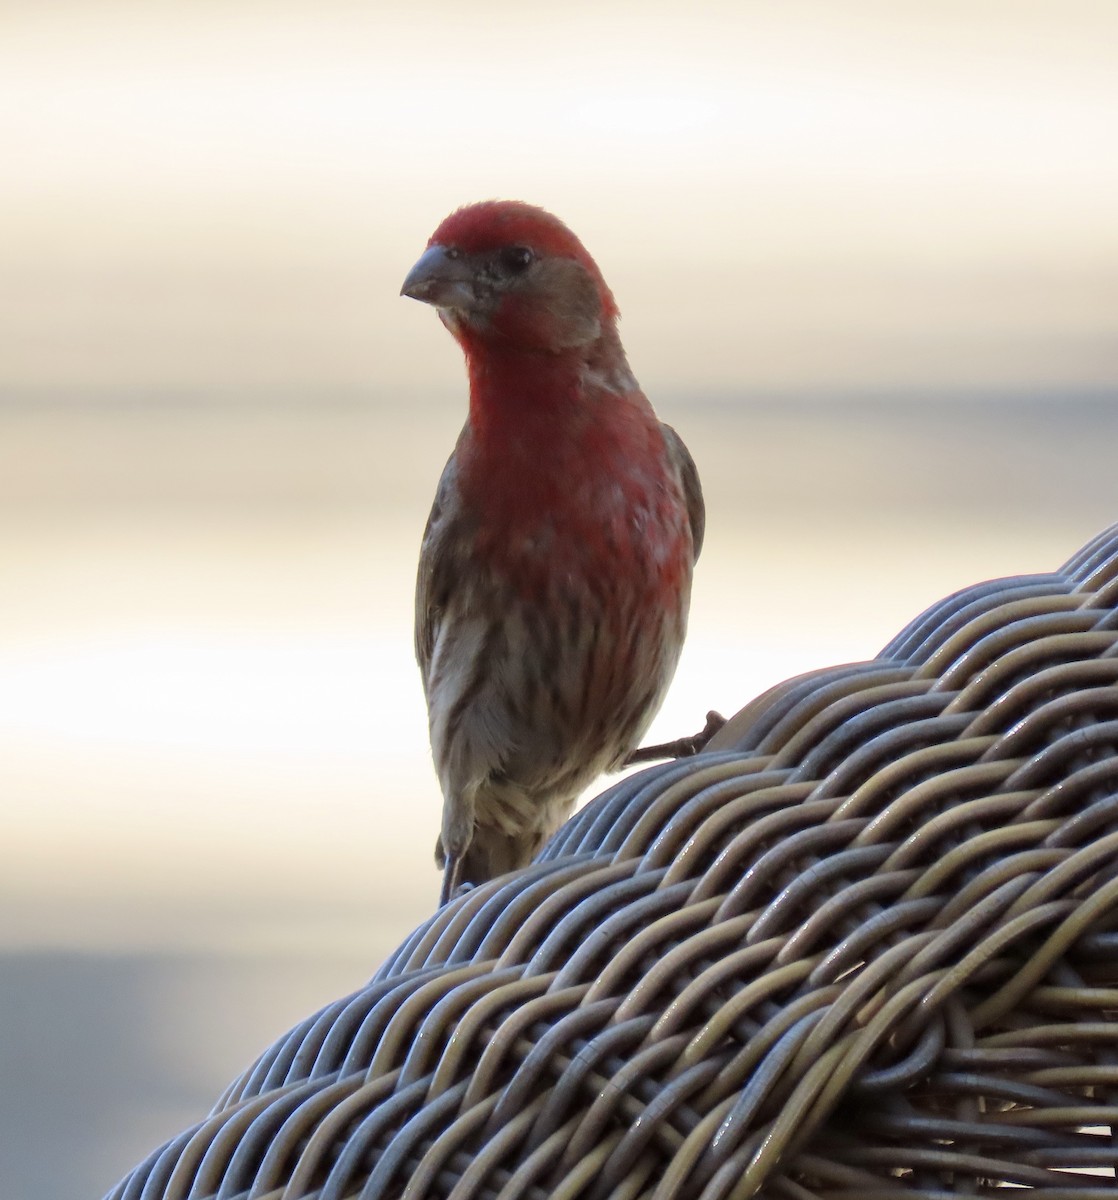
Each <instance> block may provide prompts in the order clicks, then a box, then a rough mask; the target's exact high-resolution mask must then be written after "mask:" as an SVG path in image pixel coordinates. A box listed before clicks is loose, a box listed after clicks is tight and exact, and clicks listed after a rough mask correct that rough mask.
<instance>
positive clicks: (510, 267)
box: [498, 246, 535, 275]
mask: <svg viewBox="0 0 1118 1200" xmlns="http://www.w3.org/2000/svg"><path fill="white" fill-rule="evenodd" d="M498 257H499V258H500V260H501V266H502V267H504V268H505V270H506V271H509V272H510V273H511V274H513V275H519V274H520V273H521V272H522V271H526V270H527V269H528V266H529V265H530V264H531V262H532V259H533V258H534V257H535V255H534V254H533V253H532V251H531V250H529V249H528V247H527V246H506V247H505V248H504V249H503V250H502V251H501V252H500V254H499V255H498Z"/></svg>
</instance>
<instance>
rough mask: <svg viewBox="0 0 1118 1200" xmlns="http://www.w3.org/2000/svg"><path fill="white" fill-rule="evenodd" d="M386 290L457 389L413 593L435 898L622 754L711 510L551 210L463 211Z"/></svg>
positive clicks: (510, 855)
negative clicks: (464, 401)
mask: <svg viewBox="0 0 1118 1200" xmlns="http://www.w3.org/2000/svg"><path fill="white" fill-rule="evenodd" d="M401 294H402V295H405V296H410V297H412V298H413V299H416V300H422V301H424V302H425V303H427V304H433V305H434V306H435V307H436V308H437V309H438V313H439V317H440V318H441V320H442V322H443V324H444V325H445V326H446V327H447V329H449V330H450V332H451V333H452V334H453V335H454V337H455V338H456V340H457V341H458V343H459V344H460V345H461V347H462V349H463V351H464V352H465V356H466V368H467V372H468V375H469V382H470V404H469V416H468V418H467V420H466V424H465V427H464V428H463V430H462V433H461V435H460V436H459V438H458V442H457V445H456V446H455V449H454V453H453V454H452V455H451V456H450V460H449V461H448V463H447V464H446V468H445V470H444V471H443V475H442V478H441V480H440V482H439V487H438V491H437V493H436V495H435V503H434V507H433V508H432V510H431V516H430V518H429V520H428V522H427V528H426V531H425V533H424V535H423V545H422V549H421V552H420V559H419V579H418V582H417V587H416V619H415V645H416V656H417V658H418V660H419V666H420V670H421V672H422V675H423V687H424V691H425V694H426V697H427V708H428V716H429V724H430V733H431V748H432V752H433V756H434V761H435V768H436V771H437V773H438V777H439V783H440V785H441V787H442V792H443V818H442V833H441V836H440V838H439V843H438V845H437V847H436V851H435V857H436V861H437V862H438V864H439V866H440V867H444V868H445V870H444V876H443V888H442V896H441V899H440V904H441V903H445V902H446V901H447V900H448V899H449V898H450V896H451V895H453V893H454V891H455V890H456V888H457V887H458V885H459V884H460V883H465V882H469V883H480V882H484V881H485V880H487V879H491V878H493V877H494V876H495V875H499V874H502V873H503V872H505V871H509V870H512V869H514V868H516V867H520V866H523V865H525V864H526V863H527V862H529V861H530V860H531V858H532V857H533V855H534V854H535V853H536V852H537V850H538V849H539V848H540V846H542V844H543V843H544V841H546V839H547V838H548V837H549V836H550V835H551V834H552V833H553V832H554V831H555V830H556V829H557V828H558V827H559V825H561V824H562V822H563V821H564V820H565V819H566V818H567V816H568V815H569V814H570V812H571V809H572V808H573V806H574V803H575V800H576V799H577V797H578V795H579V793H580V792H581V791H582V790H583V788H585V787H586V786H587V784H589V783H590V782H591V780H593V779H594V778H595V777H596V776H597V775H599V774H600V773H601V772H602V771H605V770H609V769H611V768H614V767H617V766H619V765H621V764H622V763H623V762H624V761H625V760H626V758H627V756H628V755H629V754H630V752H631V751H632V750H633V749H634V747H636V745H637V743H638V741H639V739H640V737H641V735H642V734H643V733H644V731H645V729H646V728H647V727H648V724H649V722H650V721H651V720H652V718H653V716H654V715H655V713H656V711H657V709H658V708H659V706H660V703H661V701H662V700H663V697H664V693H665V691H666V690H667V687H668V684H669V682H670V681H671V678H672V675H673V674H674V672H675V668H676V663H677V662H678V660H679V654H680V650H681V649H682V646H683V637H684V632H685V628H686V624H687V609H688V605H689V602H690V595H691V572H692V567H693V565H694V563H695V559H696V558H697V556H698V553H699V549H700V546H701V544H702V539H703V519H704V511H703V498H702V490H701V488H700V485H699V477H698V473H697V471H696V469H695V464H694V462H693V461H692V459H691V455H690V454H689V453H688V451H687V448H686V447H685V446H684V444H683V442H682V441H681V440H680V438H679V437H678V435H677V434H676V433H675V431H674V430H673V429H671V428H670V427H669V426H667V425H664V424H662V423H661V422H660V421H659V420H658V419H657V418H656V415H655V413H654V412H653V411H652V406H651V405H650V404H649V402H648V400H647V399H646V398H645V396H644V394H643V392H642V391H641V390H640V388H639V387H638V385H637V381H636V379H634V378H633V374H632V372H631V371H630V369H629V364H628V362H627V361H626V359H625V352H624V350H623V349H622V347H621V341H620V338H619V337H618V333H617V315H618V312H617V305H616V304H615V302H614V299H613V296H612V294H611V293H610V290H609V288H608V287H607V286H606V284H605V281H604V280H603V278H602V275H601V272H600V271H599V270H598V267H597V265H596V264H595V262H594V260H593V259H592V258H591V257H590V255H589V254H588V253H587V252H586V250H585V249H584V247H583V246H582V243H581V242H580V241H579V240H578V239H577V238H576V237H575V236H574V234H573V233H571V231H570V230H569V229H568V228H567V227H566V226H565V225H564V224H562V222H560V221H559V220H557V219H556V218H555V217H553V216H552V215H551V214H550V213H547V212H544V211H543V210H542V209H539V208H534V207H532V206H530V205H527V204H522V203H519V202H509V201H487V202H485V203H482V204H474V205H470V206H468V207H465V208H461V209H459V210H458V211H457V212H455V213H452V214H451V216H449V217H448V218H447V219H446V220H445V221H444V222H443V223H442V224H441V225H440V226H439V228H438V229H436V230H435V233H434V235H433V236H432V237H431V240H430V241H429V242H428V244H427V249H426V251H425V252H424V254H423V255H422V257H421V258H420V259H419V261H418V262H417V263H416V264H415V266H414V267H413V268H412V269H411V271H410V273H409V274H408V277H407V279H405V281H404V286H403V288H402V289H401Z"/></svg>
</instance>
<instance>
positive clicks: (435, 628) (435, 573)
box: [415, 454, 462, 691]
mask: <svg viewBox="0 0 1118 1200" xmlns="http://www.w3.org/2000/svg"><path fill="white" fill-rule="evenodd" d="M461 512H462V509H461V505H460V504H459V503H458V463H457V454H452V455H451V456H450V458H449V459H448V460H447V464H446V466H445V467H444V468H443V473H442V477H441V478H440V480H439V486H438V488H437V489H436V491H435V502H434V504H433V505H432V506H431V514H430V516H429V517H428V518H427V527H426V529H424V531H423V542H422V546H421V549H420V552H419V573H418V575H417V577H416V581H415V657H416V660H417V661H418V663H419V670H420V672H421V674H422V676H423V687H424V691H426V689H427V684H428V678H429V675H430V668H431V658H432V656H433V655H434V652H435V643H436V642H437V641H438V636H439V626H440V624H441V623H442V620H443V616H444V614H445V613H446V610H447V605H448V603H449V600H450V596H451V593H452V591H453V589H454V582H455V579H456V578H457V577H459V574H460V572H459V569H458V568H459V565H460V564H459V563H458V561H457V559H458V557H459V548H460V546H461V544H462V543H461V539H460V537H459V536H458V533H459V530H458V528H457V526H458V522H459V521H460V520H461Z"/></svg>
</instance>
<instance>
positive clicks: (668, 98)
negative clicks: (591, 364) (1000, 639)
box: [0, 0, 1118, 1200]
mask: <svg viewBox="0 0 1118 1200" xmlns="http://www.w3.org/2000/svg"><path fill="white" fill-rule="evenodd" d="M681 13H682V9H681V6H679V5H677V4H674V3H672V4H668V3H664V4H658V3H655V2H649V0H642V2H641V3H632V4H630V3H625V2H624V0H595V2H594V3H581V2H580V0H571V2H569V3H566V4H564V5H563V6H562V8H561V9H560V8H558V7H555V8H550V7H547V6H538V7H532V6H525V5H523V4H513V3H511V2H506V0H487V3H485V4H483V5H481V6H480V7H479V6H478V5H472V6H469V7H463V6H461V5H456V4H451V3H449V0H418V2H414V3H409V4H407V5H399V6H394V5H387V4H380V3H376V2H375V0H366V2H363V3H357V2H349V0H319V2H318V3H316V4H314V5H311V4H305V3H284V2H282V0H276V2H274V3H252V2H250V0H220V2H219V0H194V2H192V3H189V4H188V3H174V2H173V0H168V2H166V3H158V4H153V3H150V2H145V3H141V2H139V0H135V2H132V3H126V2H122V3H112V2H110V0H83V2H82V3H66V2H65V0H57V2H52V3H49V4H32V3H29V2H28V3H20V2H9V3H0V162H2V166H0V177H2V182H0V856H2V864H0V868H2V869H0V1078H2V1079H3V1081H4V1085H3V1088H0V1195H3V1196H4V1197H5V1198H6V1200H22V1198H24V1197H36V1198H38V1197H48V1196H49V1197H51V1198H52V1200H77V1198H78V1197H97V1196H99V1195H101V1194H102V1193H103V1192H104V1191H106V1190H107V1189H108V1188H109V1187H110V1186H111V1185H112V1184H113V1183H114V1182H115V1181H116V1180H117V1179H118V1178H119V1177H120V1176H121V1175H123V1174H124V1173H125V1172H126V1170H127V1169H128V1168H129V1167H130V1166H132V1165H133V1163H134V1162H136V1161H138V1160H139V1159H140V1158H141V1157H143V1156H144V1155H146V1154H147V1152H148V1151H150V1150H151V1149H153V1148H154V1147H155V1146H156V1145H158V1144H159V1143H160V1142H161V1141H163V1140H164V1139H166V1138H167V1137H169V1136H171V1135H173V1134H175V1133H177V1132H179V1131H180V1130H181V1129H182V1128H184V1127H185V1126H187V1125H188V1124H190V1123H192V1122H194V1121H196V1120H198V1119H199V1118H201V1117H202V1116H203V1115H204V1114H205V1112H206V1110H207V1109H208V1107H209V1106H210V1105H211V1104H212V1103H213V1101H214V1100H215V1099H216V1098H217V1096H218V1094H219V1093H220V1091H221V1089H222V1088H223V1087H224V1085H225V1084H226V1083H227V1082H228V1081H229V1080H230V1079H232V1078H233V1077H234V1076H235V1075H236V1074H237V1073H239V1072H240V1070H241V1069H242V1068H243V1067H245V1066H247V1065H248V1064H249V1062H251V1060H252V1059H253V1058H254V1057H255V1055H256V1054H257V1053H258V1052H259V1051H260V1050H262V1049H263V1048H264V1047H265V1046H266V1045H267V1044H268V1043H269V1042H270V1041H272V1040H273V1039H274V1038H275V1037H276V1036H277V1035H279V1034H280V1033H282V1032H283V1031H284V1030H285V1029H286V1028H287V1027H288V1026H290V1025H291V1024H293V1023H295V1022H296V1021H298V1020H299V1019H301V1018H302V1017H304V1016H306V1015H307V1014H309V1013H310V1012H312V1011H313V1010H314V1009H316V1008H317V1007H319V1006H320V1005H323V1004H325V1003H327V1002H328V1001H330V1000H332V999H334V998H335V997H337V996H339V995H342V994H344V993H346V992H348V991H350V990H352V989H354V988H357V987H359V986H360V985H361V983H362V982H363V981H364V980H365V979H366V978H367V977H368V976H369V975H370V974H371V973H372V972H373V971H374V970H375V968H376V967H377V965H378V964H379V963H380V962H381V961H382V960H383V958H384V957H385V956H386V955H387V954H388V953H389V952H390V951H391V949H392V948H393V947H395V946H396V945H397V944H398V943H399V942H400V941H401V940H402V939H403V938H404V936H405V935H406V934H407V933H408V932H409V931H410V930H411V929H412V928H413V927H414V925H415V924H417V923H418V922H419V921H420V920H422V919H423V918H424V917H426V916H427V915H428V913H429V912H430V911H431V908H432V906H433V904H434V901H435V898H436V894H437V888H438V876H437V873H436V871H435V869H434V866H433V863H432V859H431V851H432V845H433V842H434V836H435V830H436V828H437V824H438V814H439V810H440V798H439V795H438V790H437V786H436V783H435V779H434V775H433V772H432V770H431V767H430V763H429V758H428V750H427V743H426V721H425V713H424V709H423V702H422V695H421V692H420V687H419V680H418V675H417V671H416V669H415V666H414V662H413V659H412V631H411V624H412V589H413V580H414V571H415V563H416V556H417V550H418V543H419V538H420V534H421V531H422V527H423V522H424V520H425V517H426V513H427V508H428V505H429V503H430V499H431V496H432V494H433V491H434V487H435V482H436V480H437V478H438V476H439V473H440V471H441V469H442V465H443V462H444V460H445V458H446V456H447V454H448V453H449V452H450V449H451V447H452V445H453V440H454V437H455V435H456V433H457V429H458V427H459V425H460V424H461V421H462V419H463V415H464V398H465V385H464V379H463V373H462V365H461V361H460V356H459V353H458V350H457V348H456V347H455V346H454V344H453V343H452V342H451V340H450V338H449V337H448V336H447V335H446V334H445V332H444V331H443V330H442V328H441V327H440V326H439V323H438V321H437V320H436V318H435V315H434V314H433V313H432V312H431V311H430V310H429V309H426V308H425V307H424V306H421V305H418V304H415V303H412V302H410V301H405V300H401V299H400V298H399V297H398V290H399V286H400V283H401V281H402V279H403V277H404V274H405V273H406V271H407V269H408V267H409V266H410V265H411V263H412V262H413V261H414V260H415V258H416V257H418V255H419V253H420V252H421V250H422V249H423V246H424V244H425V242H426V239H427V237H428V235H429V234H430V232H431V231H432V230H433V229H434V227H435V226H436V225H437V223H438V222H439V221H440V220H441V218H442V217H443V216H444V215H445V214H446V213H447V212H449V211H450V210H451V209H452V208H454V207H456V206H457V205H459V204H461V203H463V202H466V201H470V200H476V199H483V198H487V197H492V196H505V197H519V198H523V199H527V200H530V201H533V202H536V203H540V204H543V205H545V206H547V207H549V208H551V209H553V210H554V211H556V212H557V213H558V214H559V215H560V216H562V217H563V218H564V219H565V220H566V221H567V222H568V223H569V224H570V225H571V226H572V227H573V228H574V229H575V230H576V232H578V233H579V235H580V236H581V237H582V239H583V240H584V241H585V242H586V244H587V245H588V247H589V248H590V250H591V253H593V254H594V255H595V257H596V258H597V259H598V262H599V264H600V265H601V267H602V269H603V271H604V273H605V276H606V278H607V279H608V281H609V282H610V284H611V286H612V288H613V290H614V292H615V294H616V296H617V298H618V300H619V302H620V304H621V307H622V311H623V313H624V321H623V325H622V333H623V337H624V340H625V344H626V347H627V349H628V351H629V356H630V359H631V362H632V364H633V366H634V369H635V371H636V373H637V375H638V377H639V378H640V380H641V381H642V383H643V385H644V387H645V390H646V391H647V392H648V394H649V396H650V397H651V398H652V400H653V402H654V403H655V404H656V406H657V408H658V409H659V411H660V413H661V415H662V416H664V417H665V418H667V419H668V420H670V421H671V422H672V423H673V424H675V425H676V426H677V428H678V429H679V430H680V432H681V433H682V434H683V436H684V438H685V439H686V440H687V442H688V443H689V445H690V446H691V448H692V451H693V452H694V455H695V457H696V459H697V461H698V463H699V466H700V468H701V471H702V473H703V477H704V480H705V485H706V490H707V496H708V508H709V526H708V534H707V549H706V551H705V553H704V557H703V560H702V562H701V564H700V567H699V571H698V574H697V579H696V585H695V596H694V604H693V608H692V620H691V635H690V640H689V643H688V646H687V649H686V652H685V655H684V659H683V663H682V665H681V667H680V670H679V674H678V676H677V681H676V685H675V687H674V689H673V692H672V695H671V697H670V699H669V701H668V703H667V705H666V706H665V708H664V710H663V713H662V715H661V717H660V719H659V720H658V721H657V723H656V726H655V727H654V729H653V731H652V733H653V735H656V736H657V737H659V736H663V737H670V736H677V735H680V734H683V733H688V732H693V731H694V730H695V729H698V728H699V727H700V726H701V724H702V721H703V717H704V714H705V712H706V710H707V709H708V708H712V707H713V708H719V709H721V710H722V711H723V712H724V713H731V712H733V711H735V710H736V709H737V708H739V707H740V706H741V705H742V704H744V703H745V702H746V701H747V700H748V699H750V698H751V697H752V696H754V695H755V694H756V693H757V692H759V691H760V690H762V689H763V688H765V687H766V686H768V685H770V684H772V683H776V682H778V681H780V680H781V679H784V678H786V677H788V676H789V675H792V674H794V673H797V672H799V671H803V670H807V669H809V668H813V667H817V666H824V665H828V664H832V663H837V662H843V661H850V660H857V659H863V658H868V657H872V656H873V655H874V654H875V653H876V652H877V650H878V649H879V648H880V647H881V646H882V645H883V644H884V643H885V642H886V641H888V639H889V638H890V637H891V636H892V635H893V634H894V633H895V632H896V631H897V630H898V629H899V628H900V627H901V626H902V625H904V624H905V623H906V622H907V621H908V620H909V619H910V618H912V617H914V616H915V615H916V614H917V613H918V612H919V611H920V610H921V609H922V608H924V607H925V606H926V605H928V604H930V603H932V602H934V601H935V600H937V599H938V598H939V597H941V596H942V595H944V594H946V593H947V592H950V591H952V590H954V589H956V588H958V587H961V586H964V585H966V584H969V583H972V582H976V581H978V580H980V579H984V578H989V577H993V576H997V575H1003V574H1014V573H1021V572H1032V571H1037V570H1049V569H1055V568H1056V567H1058V566H1059V565H1060V564H1061V563H1062V562H1063V561H1064V560H1065V559H1066V558H1067V557H1069V556H1070V554H1071V553H1072V552H1073V551H1074V550H1075V549H1076V548H1077V547H1078V546H1079V545H1080V544H1081V543H1082V542H1084V541H1086V540H1087V539H1088V538H1089V537H1091V536H1092V535H1093V534H1094V533H1096V532H1097V531H1098V530H1100V529H1101V528H1103V527H1104V526H1106V525H1108V524H1110V523H1111V522H1113V521H1116V520H1118V471H1116V470H1115V465H1114V464H1115V446H1116V444H1118V221H1116V219H1115V213H1118V152H1116V149H1115V130H1116V129H1118V8H1116V7H1115V6H1114V5H1113V3H1110V2H1109V0H1098V2H1096V3H1092V2H1090V0H1051V2H1047V0H1004V2H999V0H936V2H935V3H930V2H927V3H919V2H914V3H908V2H902V3H896V2H894V0H843V2H842V3H834V2H833V0H817V2H814V3H812V2H809V0H779V2H777V0H771V2H749V0H736V2H734V3H726V4H724V5H721V4H713V3H698V4H696V5H693V6H690V7H689V8H688V10H687V15H685V16H684V15H681Z"/></svg>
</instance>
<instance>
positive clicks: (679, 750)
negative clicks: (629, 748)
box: [623, 710, 726, 767]
mask: <svg viewBox="0 0 1118 1200" xmlns="http://www.w3.org/2000/svg"><path fill="white" fill-rule="evenodd" d="M725 724H726V718H725V717H724V716H722V714H721V713H718V712H714V711H713V710H712V711H711V712H708V713H707V723H706V724H705V725H704V726H703V728H702V729H701V730H700V731H699V732H698V733H693V734H692V735H691V736H690V737H682V738H677V739H676V740H675V741H674V742H661V743H660V745H658V746H642V747H641V748H640V749H639V750H634V751H633V753H632V754H630V755H629V757H628V758H627V759H626V760H625V762H624V764H623V765H624V766H626V767H631V766H633V765H635V764H636V763H643V762H657V761H658V760H660V759H665V758H693V757H694V756H695V755H696V754H698V753H700V752H701V751H702V750H704V749H705V748H706V744H707V742H709V741H710V739H711V738H712V737H714V735H715V734H716V733H717V732H718V731H719V730H720V729H721V728H722V726H723V725H725Z"/></svg>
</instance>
